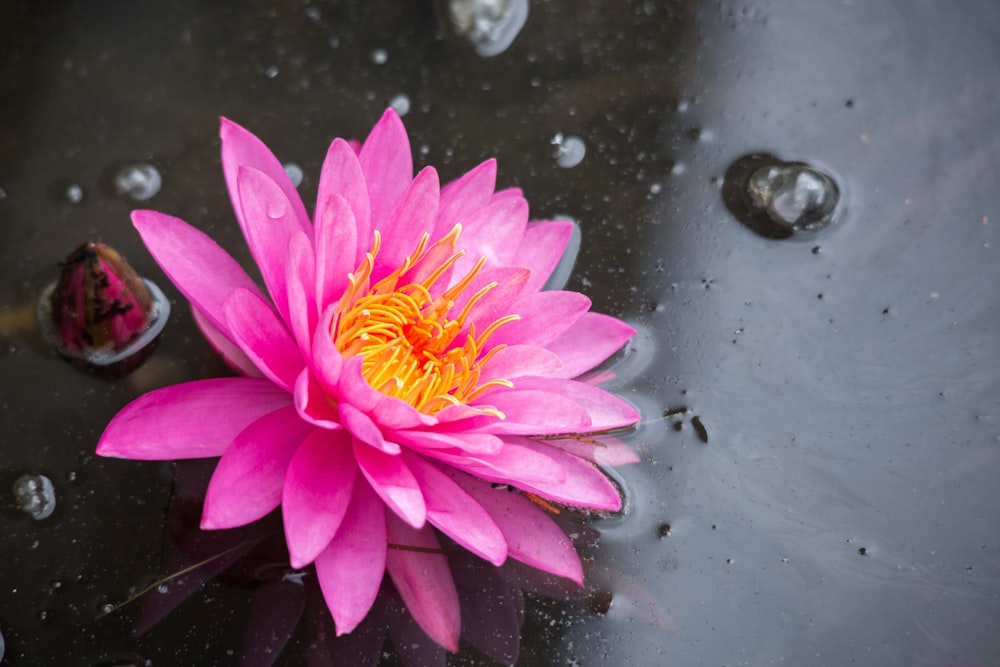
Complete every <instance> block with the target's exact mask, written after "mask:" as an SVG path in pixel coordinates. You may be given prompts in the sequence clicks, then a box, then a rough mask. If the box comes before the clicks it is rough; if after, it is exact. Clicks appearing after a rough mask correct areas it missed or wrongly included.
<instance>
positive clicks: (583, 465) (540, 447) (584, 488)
mask: <svg viewBox="0 0 1000 667" xmlns="http://www.w3.org/2000/svg"><path fill="white" fill-rule="evenodd" d="M505 439H506V440H507V441H508V443H510V444H513V443H514V442H516V443H518V444H520V445H521V446H523V447H526V448H528V449H533V450H535V451H536V452H537V453H540V454H544V455H545V456H547V457H549V458H551V459H553V460H554V461H556V463H558V464H559V465H560V466H561V467H562V469H563V472H564V473H565V479H563V481H562V482H560V483H558V484H548V483H544V482H543V483H538V482H534V481H527V480H519V481H517V482H512V483H513V484H515V485H516V486H517V487H518V488H519V489H523V490H524V491H530V492H531V493H536V494H538V495H540V496H542V497H543V498H548V499H549V500H554V501H556V502H557V503H562V504H564V505H572V506H575V507H588V508H592V509H597V510H605V511H613V512H614V511H618V510H620V509H621V506H622V500H621V495H620V493H619V492H618V488H617V487H616V486H615V485H614V484H612V483H611V480H609V479H608V477H607V475H605V474H604V473H603V472H601V471H600V470H599V469H598V468H597V467H596V466H594V465H592V464H591V463H589V462H587V461H584V460H582V459H579V458H577V457H576V456H573V455H572V454H569V453H567V452H564V451H563V450H561V449H559V448H558V447H553V446H551V445H549V444H546V443H544V442H539V441H537V440H531V439H529V438H515V437H511V438H505Z"/></svg>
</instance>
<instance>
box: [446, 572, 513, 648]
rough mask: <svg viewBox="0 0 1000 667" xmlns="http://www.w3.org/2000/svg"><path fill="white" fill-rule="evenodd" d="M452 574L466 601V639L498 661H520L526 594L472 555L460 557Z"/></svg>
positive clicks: (461, 600) (463, 600)
mask: <svg viewBox="0 0 1000 667" xmlns="http://www.w3.org/2000/svg"><path fill="white" fill-rule="evenodd" d="M452 574H453V575H454V577H455V586H456V588H457V589H458V598H459V601H460V602H461V604H462V639H464V640H465V641H467V642H469V643H470V644H472V645H473V646H475V647H476V648H477V649H479V650H480V651H482V652H483V653H485V654H486V655H488V656H489V657H491V658H493V659H494V660H496V661H497V662H498V663H501V664H504V665H512V664H514V663H515V662H517V656H518V653H519V652H520V648H521V622H522V620H523V615H522V612H523V609H524V595H523V594H522V593H521V591H520V590H519V589H518V588H517V587H516V586H513V585H512V584H510V583H509V582H506V581H504V580H503V579H501V578H500V575H499V574H497V571H496V570H495V569H493V568H489V567H483V566H482V564H481V563H477V562H476V561H475V560H473V559H471V558H456V559H455V560H454V562H453V564H452Z"/></svg>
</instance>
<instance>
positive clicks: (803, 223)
mask: <svg viewBox="0 0 1000 667" xmlns="http://www.w3.org/2000/svg"><path fill="white" fill-rule="evenodd" d="M747 193H748V194H749V196H750V202H751V204H752V205H753V206H755V207H756V208H759V209H761V210H764V211H766V212H767V214H768V217H770V218H771V219H772V220H773V221H774V222H776V223H778V224H779V225H783V226H787V227H790V228H791V229H792V230H794V231H815V230H817V229H820V228H822V227H824V226H825V225H826V224H827V223H828V222H830V220H831V219H832V218H833V212H834V209H835V208H836V206H837V200H838V199H839V198H840V193H839V191H838V189H837V186H836V184H835V183H834V182H833V180H832V179H831V178H830V177H829V176H827V175H826V174H824V173H822V172H820V171H817V170H815V169H813V168H812V167H809V166H807V165H803V164H780V165H776V164H770V165H765V166H762V167H760V168H759V169H757V170H756V171H754V172H753V173H752V174H750V180H749V181H748V183H747Z"/></svg>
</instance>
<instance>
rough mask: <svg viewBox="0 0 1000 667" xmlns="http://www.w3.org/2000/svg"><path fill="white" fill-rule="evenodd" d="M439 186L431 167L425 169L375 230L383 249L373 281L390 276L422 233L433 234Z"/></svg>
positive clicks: (417, 241)
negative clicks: (378, 232)
mask: <svg viewBox="0 0 1000 667" xmlns="http://www.w3.org/2000/svg"><path fill="white" fill-rule="evenodd" d="M439 193H440V183H439V181H438V175H437V172H436V171H434V168H433V167H426V168H424V169H423V170H421V172H420V173H419V174H417V176H416V178H414V179H413V182H412V183H410V184H409V187H407V189H406V191H405V192H403V195H402V197H401V198H400V200H399V201H398V202H396V206H395V207H394V208H393V209H392V213H390V214H389V218H388V219H387V220H386V221H385V222H383V223H382V226H381V227H377V229H378V230H379V231H380V232H381V233H382V249H381V250H379V254H378V257H377V258H376V265H375V272H374V274H373V276H372V279H373V280H375V281H378V280H380V279H382V278H383V277H385V276H386V275H388V274H389V273H392V272H393V271H395V270H396V268H398V267H399V266H400V265H402V263H403V260H404V259H405V258H406V257H407V256H408V255H409V254H410V253H412V252H413V251H414V250H415V249H416V247H417V243H419V241H420V237H421V236H423V234H424V233H427V234H430V233H431V232H433V231H434V220H435V218H436V217H437V211H438V196H439Z"/></svg>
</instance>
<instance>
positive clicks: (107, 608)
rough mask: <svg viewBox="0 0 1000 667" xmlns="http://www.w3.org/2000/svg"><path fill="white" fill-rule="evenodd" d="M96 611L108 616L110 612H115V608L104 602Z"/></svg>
mask: <svg viewBox="0 0 1000 667" xmlns="http://www.w3.org/2000/svg"><path fill="white" fill-rule="evenodd" d="M98 609H99V610H100V612H101V613H102V614H110V613H111V612H113V611H114V610H115V606H114V605H113V604H111V603H110V602H105V603H104V604H102V605H101V606H99V607H98Z"/></svg>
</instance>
